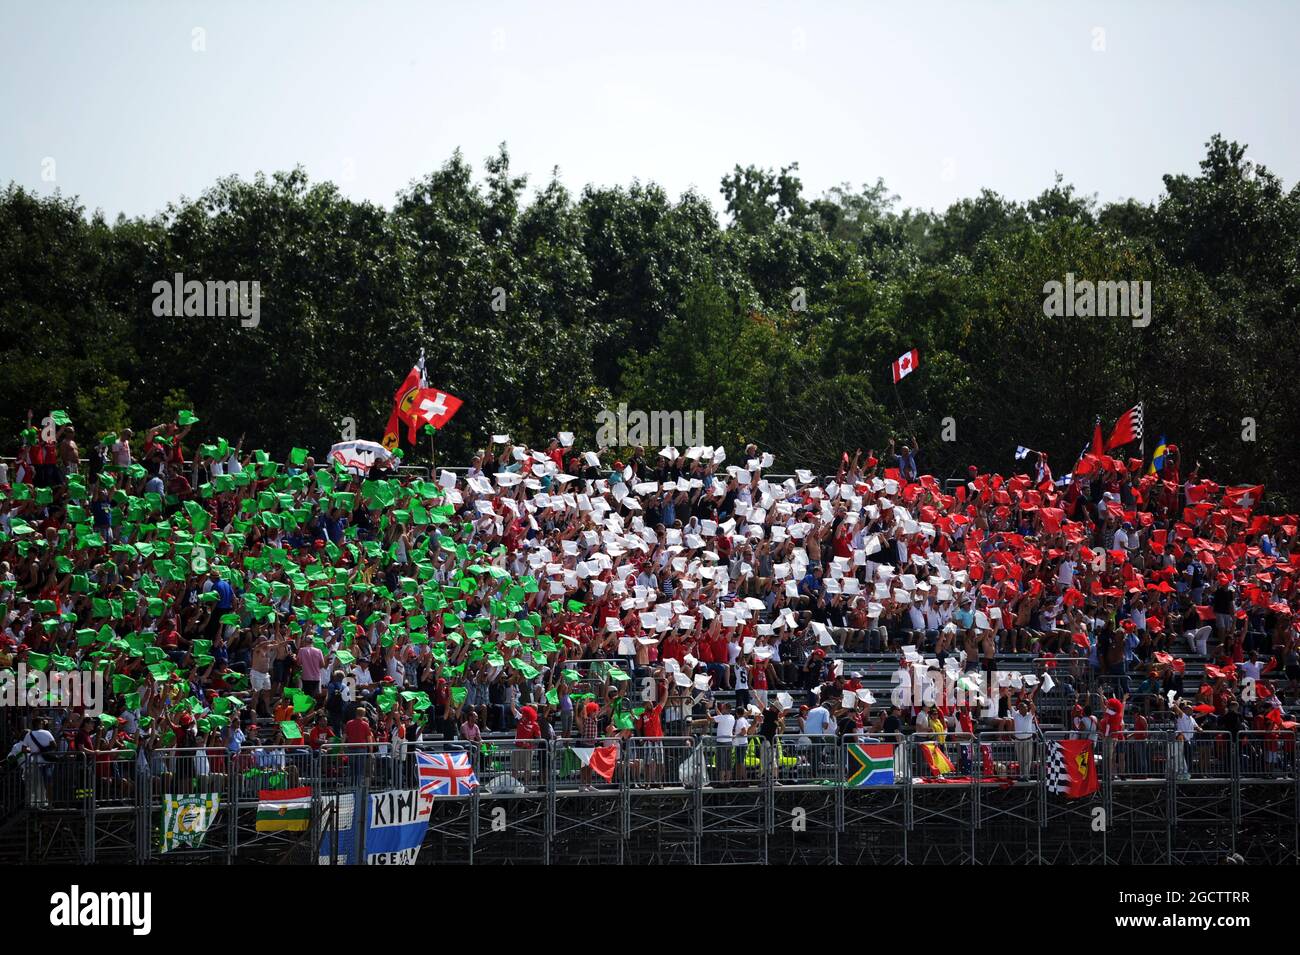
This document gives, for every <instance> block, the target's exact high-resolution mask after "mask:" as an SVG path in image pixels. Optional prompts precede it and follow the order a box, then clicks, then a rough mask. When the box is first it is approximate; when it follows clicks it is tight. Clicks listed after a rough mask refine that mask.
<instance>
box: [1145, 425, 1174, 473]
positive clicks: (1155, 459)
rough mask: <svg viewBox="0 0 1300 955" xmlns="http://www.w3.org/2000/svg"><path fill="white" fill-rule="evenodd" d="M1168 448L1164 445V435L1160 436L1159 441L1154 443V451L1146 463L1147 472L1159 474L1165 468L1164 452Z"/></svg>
mask: <svg viewBox="0 0 1300 955" xmlns="http://www.w3.org/2000/svg"><path fill="white" fill-rule="evenodd" d="M1168 450H1169V449H1168V448H1167V447H1165V436H1164V435H1163V434H1162V435H1161V436H1160V442H1159V443H1158V444H1157V445H1156V449H1155V451H1153V452H1152V454H1151V463H1150V464H1149V465H1147V474H1159V473H1160V472H1161V471H1163V470H1164V469H1165V454H1166V452H1167V451H1168Z"/></svg>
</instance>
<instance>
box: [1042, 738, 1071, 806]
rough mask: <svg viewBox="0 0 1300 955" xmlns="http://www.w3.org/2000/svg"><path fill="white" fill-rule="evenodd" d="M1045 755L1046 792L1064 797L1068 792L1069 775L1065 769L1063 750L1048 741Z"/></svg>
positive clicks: (1056, 743)
mask: <svg viewBox="0 0 1300 955" xmlns="http://www.w3.org/2000/svg"><path fill="white" fill-rule="evenodd" d="M1047 745H1048V755H1047V791H1048V792H1049V793H1055V794H1056V795H1058V796H1060V795H1064V794H1065V793H1067V792H1069V790H1070V773H1069V770H1067V769H1066V768H1065V750H1064V749H1063V748H1062V747H1061V744H1060V743H1058V742H1056V741H1054V740H1049V741H1048V743H1047Z"/></svg>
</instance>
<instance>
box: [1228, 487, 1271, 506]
mask: <svg viewBox="0 0 1300 955" xmlns="http://www.w3.org/2000/svg"><path fill="white" fill-rule="evenodd" d="M1263 496H1264V485H1262V484H1256V485H1255V486H1254V487H1230V488H1225V489H1224V491H1223V503H1224V504H1227V505H1229V506H1231V507H1244V508H1247V509H1249V508H1252V507H1254V506H1255V505H1256V504H1258V503H1259V499H1260V498H1261V497H1263Z"/></svg>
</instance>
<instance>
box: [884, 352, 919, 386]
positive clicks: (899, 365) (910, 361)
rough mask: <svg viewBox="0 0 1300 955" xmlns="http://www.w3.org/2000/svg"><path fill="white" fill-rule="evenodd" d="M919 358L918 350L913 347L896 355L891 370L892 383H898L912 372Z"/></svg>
mask: <svg viewBox="0 0 1300 955" xmlns="http://www.w3.org/2000/svg"><path fill="white" fill-rule="evenodd" d="M919 358H920V352H919V351H917V349H915V348H913V349H912V350H911V351H910V352H906V353H905V354H902V355H899V356H898V361H896V362H894V364H893V366H892V367H891V369H890V370H891V371H893V373H894V384H898V383H899V382H900V381H902V380H903V379H904V378H906V377H907V376H908V375H910V374H911V373H912V372H914V371H916V363H917V360H918V359H919Z"/></svg>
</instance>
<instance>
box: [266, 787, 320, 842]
mask: <svg viewBox="0 0 1300 955" xmlns="http://www.w3.org/2000/svg"><path fill="white" fill-rule="evenodd" d="M257 800H258V801H257V825H256V827H255V828H256V829H257V831H258V832H306V831H307V830H308V829H309V828H311V787H310V786H302V787H300V788H298V789H263V790H261V791H259V792H258V794H257Z"/></svg>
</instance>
